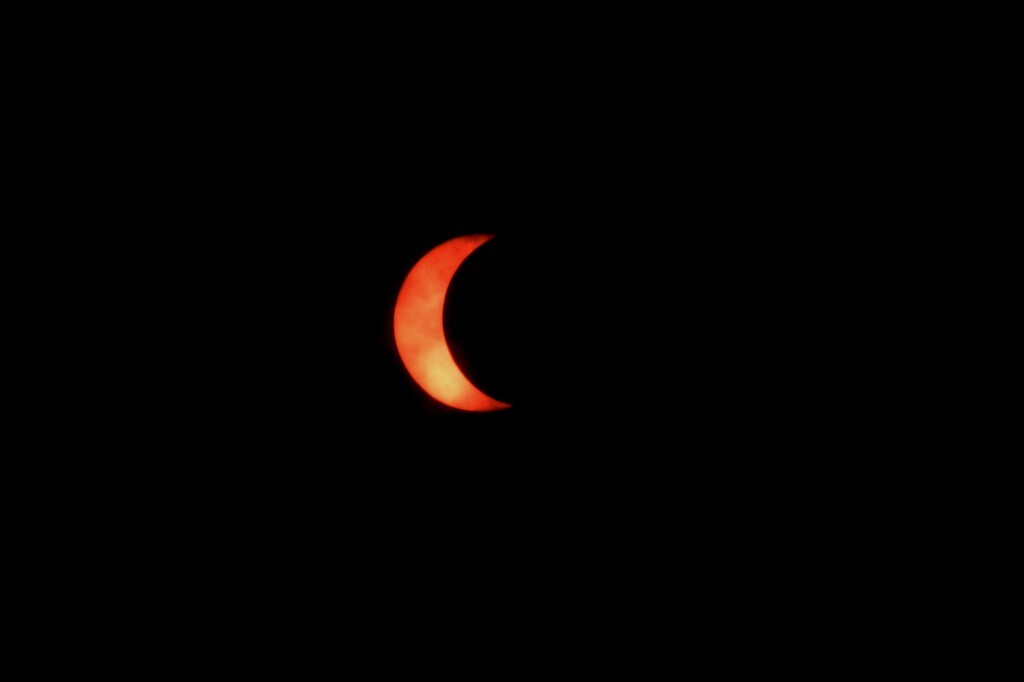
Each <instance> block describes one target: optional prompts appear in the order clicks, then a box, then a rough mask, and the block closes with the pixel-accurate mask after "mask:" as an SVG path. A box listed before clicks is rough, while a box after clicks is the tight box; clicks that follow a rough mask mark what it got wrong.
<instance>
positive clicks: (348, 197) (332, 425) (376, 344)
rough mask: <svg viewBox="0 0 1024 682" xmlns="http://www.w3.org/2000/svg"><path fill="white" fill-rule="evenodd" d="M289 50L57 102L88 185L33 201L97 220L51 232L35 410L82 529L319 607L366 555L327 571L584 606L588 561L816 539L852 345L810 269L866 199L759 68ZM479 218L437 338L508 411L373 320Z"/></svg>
mask: <svg viewBox="0 0 1024 682" xmlns="http://www.w3.org/2000/svg"><path fill="white" fill-rule="evenodd" d="M324 45H325V46H329V45H328V44H327V43H325V44H324ZM243 56H244V55H243ZM381 59H383V57H380V56H379V55H378V56H377V57H375V58H374V59H372V60H370V61H371V62H373V63H374V64H376V65H377V66H380V63H379V62H380V61H381ZM458 61H459V62H460V63H461V64H463V66H464V65H465V63H466V62H467V61H471V60H465V59H461V60H458ZM300 62H301V63H302V64H303V68H291V69H281V68H278V67H279V66H280V64H279V63H278V62H276V61H275V60H270V61H269V62H268V63H267V65H266V68H264V66H262V65H258V64H256V63H254V62H252V61H251V60H248V59H247V58H246V59H241V61H240V62H238V63H240V64H242V65H243V66H244V67H245V68H241V67H239V68H225V69H214V68H208V67H205V66H204V67H203V68H200V69H197V70H195V71H194V72H192V73H190V74H186V75H185V76H184V77H182V74H181V70H180V68H178V66H179V65H177V64H174V65H172V66H173V67H174V68H171V69H167V68H165V67H161V66H156V65H154V64H150V63H146V64H142V65H141V72H139V73H136V74H134V75H131V76H125V77H121V78H116V79H114V82H113V83H112V84H110V85H109V86H108V87H107V88H104V87H103V86H101V85H99V84H98V83H97V81H96V80H95V79H92V80H87V81H86V82H87V83H88V85H87V87H85V88H84V89H83V90H81V91H79V92H78V93H77V94H72V95H68V100H69V101H68V106H74V107H75V108H76V111H79V112H81V113H80V114H79V115H77V116H76V117H75V118H74V120H73V123H72V124H71V125H70V128H71V129H70V130H69V129H68V127H67V126H68V125H69V124H67V123H66V122H64V121H60V125H59V126H58V125H56V124H55V125H54V132H55V135H57V133H60V135H66V138H61V137H59V136H58V142H57V143H56V144H57V146H58V147H59V148H60V152H61V154H62V156H63V157H64V158H67V159H68V160H67V162H65V163H62V164H60V165H59V167H58V169H57V172H58V173H59V174H61V175H62V176H63V177H64V179H65V180H66V181H69V184H70V185H71V187H72V188H73V189H72V190H70V191H69V192H68V193H67V194H66V195H62V198H61V200H60V201H59V202H52V201H51V202H48V203H47V204H45V205H46V206H55V205H57V204H59V207H60V211H61V214H62V218H63V217H66V216H67V215H72V216H74V217H75V222H74V223H72V224H74V225H76V226H81V227H80V229H75V230H71V231H69V233H67V234H64V233H62V234H60V235H54V236H53V237H52V243H51V244H50V247H49V248H50V250H49V251H47V253H57V254H59V258H60V259H64V260H65V261H66V262H68V263H71V264H73V267H71V268H69V269H68V272H70V273H72V275H71V277H69V278H67V280H66V282H62V283H61V284H60V285H59V286H58V289H59V291H58V292H57V300H58V301H60V307H59V308H58V309H55V310H54V311H53V318H54V319H57V320H58V321H59V325H60V326H61V331H60V332H59V333H56V334H55V335H54V336H53V337H51V339H50V341H49V343H50V344H51V345H49V346H47V349H48V351H47V352H48V353H49V355H50V357H52V358H54V365H55V366H56V367H57V374H58V375H59V376H58V378H57V380H55V381H54V382H53V383H45V384H44V386H43V388H44V390H46V391H48V400H55V401H56V402H57V403H58V404H59V407H60V409H59V410H55V411H54V414H60V415H62V416H61V418H60V420H58V421H59V424H58V425H57V426H53V425H51V426H49V427H47V429H45V430H42V431H41V433H43V434H45V435H46V437H49V435H50V434H59V435H60V437H67V438H70V440H71V441H72V442H73V443H76V444H77V445H76V450H80V451H82V452H83V453H84V452H85V451H88V452H89V453H90V454H89V456H81V457H70V458H69V457H68V456H67V453H65V455H62V456H60V458H59V460H60V463H59V465H55V466H54V470H55V473H54V476H56V477H59V478H60V480H61V481H63V482H64V484H66V485H67V486H69V487H72V488H75V489H77V490H78V491H79V492H78V496H79V497H78V499H81V500H82V503H81V505H80V507H81V508H82V509H84V510H88V511H89V512H90V514H89V515H88V521H87V522H83V523H86V524H87V525H88V527H89V528H100V529H103V531H104V532H105V533H107V534H109V536H110V537H111V538H113V540H114V542H116V543H121V546H122V547H124V546H130V547H131V549H132V551H133V552H135V553H137V554H138V555H139V556H140V557H143V558H140V559H139V561H140V562H149V561H152V562H155V563H160V564H161V565H165V564H166V563H167V562H171V564H173V565H174V566H177V564H174V562H180V563H181V565H180V566H179V567H178V569H175V568H173V566H172V569H171V570H180V571H181V573H183V574H184V573H187V572H188V571H189V570H193V569H194V566H195V565H197V564H196V562H198V563H199V564H201V565H202V566H203V567H204V568H203V569H202V570H203V571H218V570H219V571H223V573H221V574H220V579H221V581H222V582H221V583H219V584H221V585H223V589H225V590H226V591H231V590H237V591H239V592H244V587H242V586H244V585H245V584H246V580H247V578H246V576H247V575H249V573H247V571H248V570H249V568H251V567H252V566H257V567H262V568H268V567H273V568H274V570H280V571H281V572H282V574H283V575H287V576H288V578H287V579H286V581H287V583H288V585H289V586H290V587H294V589H295V590H296V591H300V592H301V590H303V589H304V586H307V587H308V589H310V590H311V594H312V596H313V597H314V598H315V599H331V598H333V596H332V595H333V593H332V592H331V588H325V587H324V586H325V585H332V584H335V583H334V582H333V577H334V576H336V575H339V574H341V573H342V572H345V571H351V572H354V573H355V574H356V576H357V577H355V578H352V579H350V580H349V581H348V582H347V583H344V585H342V586H341V587H339V588H338V589H361V586H362V585H365V584H369V583H371V582H375V581H383V582H384V583H385V584H387V585H388V594H389V595H390V596H391V597H392V598H397V599H399V600H401V599H408V600H410V601H412V600H416V599H429V598H430V597H431V596H434V597H436V596H437V595H438V592H437V591H436V590H435V588H436V586H437V585H438V584H442V583H443V584H451V585H454V587H453V589H455V590H457V591H459V592H465V591H472V589H473V587H472V586H473V585H475V584H480V585H481V586H482V587H483V588H486V589H488V590H492V589H493V588H494V586H495V584H497V582H496V581H499V580H501V581H504V578H499V575H500V574H501V573H502V572H505V571H512V572H513V573H515V574H516V575H517V576H518V578H517V579H516V581H515V582H514V583H508V582H501V584H502V585H512V587H511V588H509V591H508V592H504V593H503V594H504V595H505V598H507V599H509V600H512V601H514V600H516V599H519V598H523V599H527V597H529V593H530V587H529V583H530V582H531V581H532V582H536V583H542V584H545V585H547V587H548V588H551V587H552V586H555V587H556V589H558V590H563V591H564V592H565V593H566V594H575V595H576V596H577V597H578V598H579V603H580V604H581V606H580V608H591V609H593V608H599V606H600V603H599V602H594V601H593V600H590V602H589V607H587V606H585V604H584V602H586V600H587V594H588V591H590V590H592V589H597V588H596V587H595V586H594V585H593V584H591V582H590V580H591V579H592V578H593V576H594V575H595V571H597V569H602V568H609V567H613V566H621V565H623V564H632V565H634V566H635V567H636V570H637V572H638V573H636V574H634V578H635V576H636V575H639V574H643V575H645V576H649V575H652V574H655V573H657V572H658V571H670V570H674V569H672V567H673V566H674V565H675V564H673V562H672V557H673V556H677V555H678V553H679V552H681V551H682V552H683V553H684V554H685V555H686V557H687V559H686V561H688V562H690V565H691V566H693V565H696V566H697V568H698V570H701V571H703V572H704V574H705V575H708V576H715V579H717V580H722V581H724V582H729V581H730V580H731V578H730V576H731V575H733V574H734V573H736V574H737V575H738V574H743V576H741V577H738V578H737V581H740V582H742V581H744V580H746V581H749V580H750V575H749V574H748V573H744V567H746V566H749V565H750V563H751V562H752V561H755V560H756V561H758V562H761V568H759V570H758V572H757V574H756V577H757V578H758V579H766V578H765V576H767V575H769V573H770V571H769V569H768V568H765V567H764V560H765V557H770V556H773V555H774V554H776V553H778V552H779V551H780V548H781V547H783V545H784V539H783V538H784V536H785V535H787V534H789V533H793V531H794V529H803V530H798V531H797V532H796V533H795V537H800V538H802V540H801V542H804V541H806V540H808V539H809V538H810V539H813V538H818V537H822V536H823V535H824V534H826V531H827V529H826V530H823V529H820V528H818V527H816V526H815V523H816V519H817V518H821V515H820V514H819V513H818V512H820V510H821V509H822V505H823V504H826V502H825V500H827V499H828V498H829V497H831V496H834V495H835V494H836V492H837V491H839V490H841V489H842V488H843V486H844V485H845V484H844V483H843V482H842V480H841V478H842V477H841V474H842V473H843V469H844V467H845V466H846V464H847V463H848V460H842V459H841V458H836V457H832V458H829V459H823V458H822V457H821V450H822V448H823V447H825V448H828V449H829V450H830V451H831V452H833V453H834V452H835V450H836V443H837V441H838V442H839V443H840V444H842V442H843V441H844V440H845V439H846V437H847V432H845V431H843V430H842V429H829V425H830V420H831V419H833V414H834V410H835V409H836V408H834V407H833V403H832V402H831V401H830V400H829V399H828V396H829V395H830V393H829V391H825V390H822V388H821V386H823V385H830V384H831V385H832V386H831V387H834V383H835V382H834V381H833V380H832V379H833V376H834V375H833V372H834V369H833V368H834V367H835V366H836V365H837V364H839V363H842V362H845V361H846V358H845V357H842V356H836V355H834V354H832V350H831V348H832V346H831V343H832V339H834V338H835V337H836V336H839V335H842V334H843V332H844V330H842V329H841V328H836V327H832V326H829V325H828V324H826V323H824V322H823V321H822V318H823V317H825V314H826V313H827V311H829V310H831V309H833V308H834V307H835V305H836V304H837V301H836V299H835V298H833V297H832V292H831V291H829V290H827V289H825V288H823V287H821V286H820V283H821V282H822V281H824V279H823V278H822V277H819V276H818V275H819V273H820V272H822V271H826V272H827V271H828V270H829V269H831V268H832V267H833V266H834V265H835V264H836V263H838V262H839V261H840V258H839V256H838V255H836V250H835V249H834V247H835V244H834V243H833V242H831V241H828V240H825V239H823V237H822V234H823V233H822V230H823V229H827V226H828V225H843V224H844V221H846V220H847V219H848V217H849V209H848V206H847V205H846V204H844V203H842V202H841V201H830V199H829V197H830V193H831V192H832V191H833V187H832V182H833V181H832V179H831V178H830V177H829V176H828V174H827V173H823V172H822V170H823V167H822V165H821V163H820V162H819V161H818V158H819V155H821V154H826V155H827V153H828V144H829V142H828V140H829V139H830V138H829V137H827V136H826V137H824V138H822V139H824V142H821V141H820V140H818V139H817V138H815V139H813V140H811V142H812V143H811V144H808V145H807V146H806V147H795V146H794V144H793V137H794V134H793V130H794V128H800V127H801V126H803V125H804V124H803V116H804V115H805V113H806V110H805V109H800V110H799V111H797V112H796V113H792V112H787V113H784V114H783V116H781V117H775V116H774V115H773V111H775V110H776V109H777V108H778V107H779V102H780V101H782V102H785V101H786V99H787V98H786V95H785V94H784V93H782V92H781V91H779V90H778V89H775V88H766V89H762V90H758V89H755V88H753V87H740V86H738V85H737V83H738V82H740V81H738V80H737V78H735V77H733V76H734V75H736V76H737V77H742V76H749V75H750V73H751V70H752V69H753V66H752V64H753V62H751V63H750V65H747V66H744V68H741V69H739V70H738V71H736V72H735V74H732V75H730V76H729V77H728V78H723V77H721V76H722V73H723V68H722V66H721V64H722V62H721V60H720V59H719V57H715V58H714V59H711V63H713V64H715V65H717V66H716V68H715V69H710V70H709V69H707V68H691V69H688V70H686V71H685V74H684V76H683V77H681V76H679V74H675V73H673V72H672V70H671V69H668V70H662V71H657V70H653V69H647V68H633V69H626V70H622V69H618V70H616V69H611V68H605V65H603V64H599V63H592V64H591V66H592V67H593V68H591V69H589V70H587V74H589V75H587V74H584V75H580V76H579V77H577V74H578V72H579V70H572V69H569V70H568V71H558V72H547V71H546V70H544V69H542V70H541V72H545V73H547V75H548V78H547V79H541V78H540V77H539V76H538V77H536V78H534V77H532V76H531V77H530V78H528V79H526V80H525V81H523V80H519V81H515V83H516V85H515V86H514V87H513V85H511V83H512V81H510V80H509V79H508V78H506V77H505V72H504V71H500V70H496V69H495V68H492V67H490V66H488V67H487V68H482V69H480V70H479V71H477V72H472V73H467V72H462V71H460V72H459V73H458V77H457V78H453V79H451V84H450V87H448V86H446V84H444V83H442V82H441V79H438V78H435V77H434V76H433V75H432V73H433V72H432V73H427V74H417V73H414V71H415V69H414V67H413V66H410V65H409V64H412V63H413V62H409V63H408V64H403V65H402V66H403V68H401V69H399V70H398V73H400V74H401V75H402V76H403V77H402V78H399V77H397V76H396V77H395V78H381V77H375V76H373V74H368V73H366V72H365V71H361V70H360V69H358V68H356V69H352V70H350V71H346V72H345V73H346V74H350V75H344V74H341V70H340V68H339V67H337V64H338V61H337V60H333V61H326V62H321V63H320V68H318V69H314V68H312V66H311V64H314V63H317V62H316V60H306V61H304V60H302V59H300ZM612 62H613V63H614V60H612ZM701 63H707V62H706V61H705V62H701ZM271 66H273V67H274V68H271ZM406 66H408V68H405V67H406ZM306 67H310V68H306ZM748 67H749V68H748ZM499 71H500V73H499ZM444 73H445V74H446V75H447V76H451V75H452V74H451V73H450V72H449V71H444ZM168 74H171V75H174V76H175V78H174V79H171V80H168V78H169V76H168ZM360 74H361V75H360ZM444 80H448V79H444ZM819 104H820V103H819ZM812 137H813V136H812ZM63 139H66V142H63V141H60V140H63ZM43 222H46V221H43ZM52 222H53V221H50V223H52ZM472 233H492V234H495V235H496V238H495V239H494V240H493V241H492V242H490V243H489V244H487V245H486V246H484V247H482V248H481V249H480V250H479V251H478V252H477V253H476V254H474V255H473V256H472V257H471V258H470V259H468V260H467V262H466V263H465V264H464V266H463V267H462V268H461V269H460V271H459V274H458V276H457V277H456V278H455V280H454V281H453V283H452V286H451V290H450V293H449V301H448V307H447V310H446V329H447V332H448V334H449V340H450V342H451V345H452V348H453V351H454V353H455V355H456V358H457V360H458V361H459V362H460V364H461V365H462V367H463V368H464V369H465V371H466V373H467V375H468V376H469V377H470V378H471V379H472V380H473V381H474V382H476V383H477V384H478V385H479V386H480V387H481V388H483V389H484V390H486V391H487V392H489V393H491V394H492V395H494V396H495V397H497V398H499V399H503V400H508V401H509V402H511V403H513V405H514V406H513V407H512V408H511V409H509V410H506V411H503V412H498V413H491V414H465V413H461V412H458V411H454V410H450V409H448V408H445V407H443V406H440V405H438V404H436V403H435V402H434V401H432V400H431V399H430V398H428V397H427V396H425V395H424V394H423V393H422V391H421V390H420V389H419V388H418V387H417V386H415V384H414V383H413V382H412V381H411V379H410V378H409V377H408V375H407V373H406V372H405V371H404V369H403V368H402V366H401V363H400V361H399V359H398V357H397V353H396V350H395V346H394V340H393V336H392V330H391V316H392V314H393V306H394V302H395V298H396V296H397V294H398V290H399V287H400V286H401V283H402V280H403V278H404V277H405V274H406V273H407V272H408V270H409V268H411V267H412V265H413V264H414V263H415V262H416V260H417V259H418V258H420V257H421V256H422V255H423V254H424V253H426V252H427V251H428V250H429V249H431V248H433V247H434V246H436V245H437V244H439V243H441V242H442V241H444V240H446V239H448V238H451V237H454V236H458V235H462V234H472ZM46 234H47V235H49V234H50V233H46ZM823 242H824V243H823ZM56 258H57V256H55V259H56ZM69 340H70V341H69ZM56 386H60V390H56V389H55V388H53V387H56ZM831 387H830V390H831ZM64 415H67V416H64ZM48 461H49V460H48ZM97 509H106V510H107V511H108V514H107V516H106V520H104V521H100V520H97V515H96V514H93V513H92V512H94V511H95V510H97ZM68 522H69V523H70V524H72V525H73V524H74V523H75V521H74V519H70V520H69V521H68ZM89 528H84V529H82V530H85V531H88V530H89ZM125 538H131V541H130V543H129V544H128V545H125V544H124V543H125V542H126V541H125ZM808 546H810V544H807V543H806V542H804V544H803V545H801V547H808ZM168 547H176V548H179V551H168V549H167V548H168ZM795 551H796V552H799V551H800V550H795ZM190 565H191V566H193V569H190V568H189V566H190ZM453 567H455V568H454V569H453ZM595 567H597V568H595ZM597 572H599V571H597ZM205 575H207V574H205V573H204V576H205ZM722 576H725V577H724V578H722ZM644 583H646V578H644V579H642V580H638V579H637V580H633V582H631V583H630V585H632V586H635V587H636V589H638V590H640V589H642V587H643V584H644ZM353 585H354V586H355V587H354V588H353V587H352V586H353ZM488 585H489V587H488ZM325 595H326V596H325ZM242 596H244V595H242ZM434 608H438V605H436V604H435V605H434ZM428 611H429V610H428Z"/></svg>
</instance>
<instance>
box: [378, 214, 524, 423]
mask: <svg viewBox="0 0 1024 682" xmlns="http://www.w3.org/2000/svg"><path fill="white" fill-rule="evenodd" d="M493 237H494V235H490V234H475V235H468V236H465V237H456V238H455V239H452V240H450V241H447V242H445V243H443V244H441V245H440V246H437V247H435V248H433V249H432V250H430V251H429V252H428V253H427V255H425V256H423V258H421V259H420V260H419V262H417V263H416V265H414V266H413V268H412V270H410V271H409V275H408V276H407V277H406V278H405V282H404V283H403V284H402V289H401V290H400V291H399V292H398V302H397V303H396V304H395V343H396V344H397V345H398V355H399V356H400V357H401V358H402V363H403V364H404V365H405V368H406V369H407V370H408V371H409V375H410V376H412V378H413V381H415V382H416V383H417V384H419V386H420V388H422V389H423V390H424V391H426V392H427V393H428V394H429V395H430V396H431V397H432V398H434V399H435V400H438V401H440V402H442V403H444V404H445V405H448V406H449V407H454V408H457V409H460V410H469V411H471V412H491V411H494V410H502V409H505V408H507V407H511V405H509V404H508V403H503V402H501V401H499V400H495V399H494V398H492V397H490V396H489V395H487V394H486V393H484V392H483V391H481V390H480V389H478V388H477V387H476V386H474V385H473V384H472V383H470V381H469V379H467V378H466V375H465V374H463V373H462V370H460V369H459V367H458V365H456V364H455V358H453V357H452V353H451V350H450V349H449V348H448V341H447V340H446V339H445V335H444V300H445V295H446V294H447V293H448V285H449V284H451V281H452V278H453V277H454V276H455V272H456V271H457V270H458V269H459V266H460V265H462V262H463V261H464V260H466V258H468V257H469V254H471V253H473V252H474V251H475V250H476V249H477V248H479V247H480V246H481V245H482V244H484V243H486V242H488V241H490V240H491V239H492V238H493Z"/></svg>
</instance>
